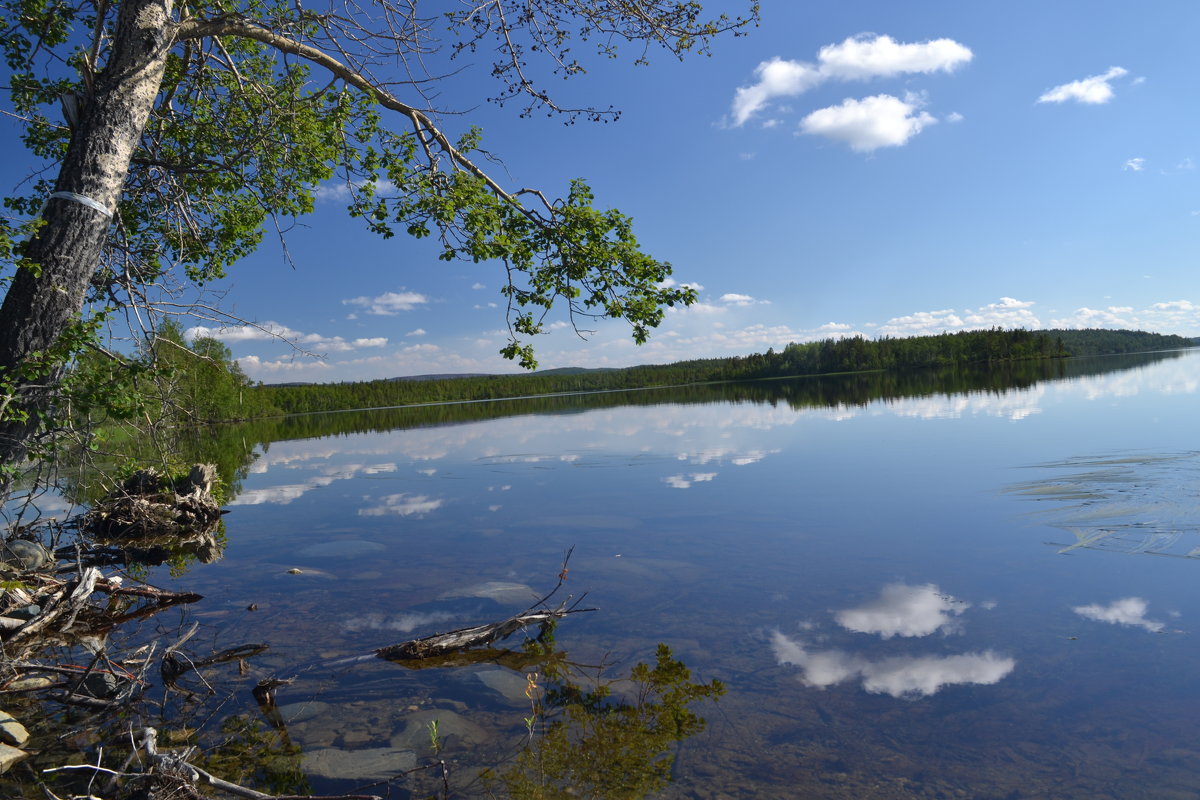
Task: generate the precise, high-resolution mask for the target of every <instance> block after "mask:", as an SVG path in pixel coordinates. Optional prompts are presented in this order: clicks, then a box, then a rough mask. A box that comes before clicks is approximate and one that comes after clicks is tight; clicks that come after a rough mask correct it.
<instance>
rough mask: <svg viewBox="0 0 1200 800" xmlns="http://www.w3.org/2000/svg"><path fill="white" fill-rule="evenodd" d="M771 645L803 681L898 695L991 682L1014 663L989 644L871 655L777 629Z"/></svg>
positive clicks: (924, 694) (913, 695) (925, 694)
mask: <svg viewBox="0 0 1200 800" xmlns="http://www.w3.org/2000/svg"><path fill="white" fill-rule="evenodd" d="M771 649H772V651H773V652H774V655H775V660H776V661H777V662H778V663H780V664H786V665H791V666H796V667H799V668H800V680H801V681H802V682H803V683H804V684H805V685H806V686H812V687H814V688H818V689H824V688H826V687H828V686H833V685H834V684H838V683H842V682H844V681H848V680H855V679H858V680H860V681H861V683H862V687H863V689H865V690H866V691H868V692H871V693H873V694H887V695H891V696H892V697H899V698H917V697H928V696H930V695H933V694H936V693H937V692H939V691H941V690H942V689H943V688H945V687H947V686H954V685H964V684H974V685H990V684H994V683H997V682H999V681H1000V680H1001V679H1003V678H1004V677H1005V676H1007V675H1008V674H1009V673H1010V672H1012V671H1013V669H1014V668H1015V667H1016V664H1017V662H1016V661H1015V660H1014V659H1012V658H1009V657H1007V656H1001V655H998V654H997V653H994V652H992V651H991V650H985V651H983V652H974V653H961V654H958V655H951V656H896V657H892V658H884V659H879V660H871V659H868V658H865V657H863V656H858V655H854V654H853V653H848V652H846V651H844V650H837V649H829V650H813V649H810V648H809V647H807V646H806V645H805V644H804V643H803V642H801V641H799V640H797V639H790V638H788V637H787V636H784V635H783V634H782V633H780V632H779V631H775V632H773V633H772V635H771Z"/></svg>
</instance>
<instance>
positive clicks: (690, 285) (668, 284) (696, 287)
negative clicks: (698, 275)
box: [658, 278, 704, 292]
mask: <svg viewBox="0 0 1200 800" xmlns="http://www.w3.org/2000/svg"><path fill="white" fill-rule="evenodd" d="M658 286H659V288H661V289H670V288H672V287H674V286H678V287H680V288H681V289H691V290H693V291H696V292H703V291H704V287H703V286H702V285H701V284H699V283H696V282H695V281H688V282H686V283H679V282H678V281H676V280H675V279H674V278H667V279H666V280H665V281H663V282H662V283H660V284H658Z"/></svg>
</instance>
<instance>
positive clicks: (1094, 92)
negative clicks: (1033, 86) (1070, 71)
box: [1037, 67, 1129, 105]
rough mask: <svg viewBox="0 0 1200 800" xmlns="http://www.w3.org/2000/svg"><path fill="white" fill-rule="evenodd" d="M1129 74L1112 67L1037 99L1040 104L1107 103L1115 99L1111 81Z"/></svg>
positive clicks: (1046, 93)
mask: <svg viewBox="0 0 1200 800" xmlns="http://www.w3.org/2000/svg"><path fill="white" fill-rule="evenodd" d="M1127 74H1129V71H1128V70H1126V69H1123V68H1121V67H1110V68H1109V70H1108V71H1107V72H1105V73H1104V74H1102V75H1092V76H1090V77H1087V78H1084V79H1082V80H1078V81H1071V82H1070V83H1064V84H1063V85H1061V86H1055V87H1054V88H1053V89H1050V90H1048V91H1047V92H1045V93H1044V94H1043V95H1042V96H1041V97H1039V98H1038V99H1037V101H1038V102H1039V103H1065V102H1067V101H1068V100H1075V101H1076V102H1079V103H1086V104H1088V105H1099V104H1101V103H1107V102H1108V101H1109V100H1111V99H1112V98H1113V88H1112V85H1111V84H1110V83H1109V81H1111V80H1113V79H1115V78H1120V77H1121V76H1123V75H1127Z"/></svg>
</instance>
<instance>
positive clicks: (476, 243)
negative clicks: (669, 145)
mask: <svg viewBox="0 0 1200 800" xmlns="http://www.w3.org/2000/svg"><path fill="white" fill-rule="evenodd" d="M748 10H749V13H748V15H747V16H746V17H732V18H731V17H729V16H727V15H723V14H722V15H718V16H716V17H714V18H712V19H706V18H704V17H703V16H702V9H701V7H700V5H699V4H698V3H696V2H676V0H654V2H651V3H646V4H639V5H638V7H637V8H636V9H634V8H629V7H626V5H625V4H612V3H607V2H599V1H598V0H536V2H532V3H526V2H513V1H512V0H505V1H504V2H494V1H493V2H486V3H485V2H471V3H466V4H464V5H463V6H462V7H460V8H457V9H449V10H447V11H445V12H444V13H442V14H441V15H440V16H431V17H422V16H419V15H418V11H417V9H416V4H411V5H410V4H406V3H395V4H393V3H390V2H383V3H381V4H379V8H378V13H374V12H367V11H366V10H365V9H362V8H360V7H358V6H357V5H355V4H349V3H347V4H345V7H344V8H342V9H340V11H338V10H332V9H331V11H330V12H329V13H327V14H319V13H315V12H312V11H309V10H306V9H303V8H301V7H300V6H297V5H293V4H291V3H286V2H283V1H282V0H241V2H237V3H234V4H233V5H232V6H230V5H228V4H217V5H213V4H211V3H209V2H207V0H189V1H188V2H182V3H179V4H178V17H179V19H178V26H177V30H176V31H175V33H174V38H175V41H174V45H173V47H172V48H171V50H170V52H169V54H168V56H167V63H166V68H165V72H164V75H163V78H162V81H161V85H160V86H159V91H158V93H157V99H156V100H155V102H154V107H153V109H152V110H151V113H150V117H149V120H148V122H147V123H146V125H145V128H144V130H143V132H142V136H141V138H140V143H139V146H138V148H137V151H136V153H135V155H134V157H133V161H132V163H131V164H130V166H129V173H128V178H127V180H126V181H125V185H124V189H123V192H122V195H121V198H120V202H119V206H118V210H117V215H116V219H115V227H114V229H113V236H112V238H111V240H110V242H109V246H108V247H107V249H106V250H105V254H104V258H103V263H102V264H101V265H99V266H98V269H97V271H96V274H95V276H94V278H93V281H92V293H91V295H90V297H89V300H90V301H91V302H96V301H102V302H108V301H116V302H119V303H122V304H129V303H132V302H135V301H136V300H137V298H138V297H139V295H140V293H141V292H142V291H143V289H144V287H145V286H146V285H147V284H149V283H151V282H153V281H156V280H159V279H160V278H162V277H163V276H164V275H166V274H167V272H168V271H169V270H170V269H171V268H173V267H175V266H176V265H178V266H180V267H182V268H183V271H184V272H185V274H186V275H187V276H188V277H189V278H191V279H192V280H194V281H197V282H201V283H203V282H206V281H210V280H213V279H215V278H218V277H221V276H223V275H224V274H225V272H226V270H227V269H228V268H229V267H231V266H232V265H233V264H235V263H236V262H237V261H238V260H239V259H241V258H244V257H245V256H246V255H247V254H249V253H250V252H252V251H253V250H254V249H255V248H257V247H258V246H259V244H260V243H261V240H262V237H263V233H264V229H265V227H266V226H267V225H268V224H274V225H275V226H276V227H278V228H286V227H287V225H288V224H290V222H289V221H290V220H294V219H296V218H298V217H301V216H303V215H305V214H308V213H310V212H311V211H312V210H313V208H314V201H315V195H316V192H317V189H318V187H319V186H321V185H323V184H327V182H328V181H330V179H334V178H336V180H337V181H338V182H340V183H342V184H343V185H344V186H345V187H346V188H347V189H348V190H349V191H350V194H351V196H352V199H351V201H350V203H349V207H348V210H349V212H350V213H351V215H352V216H355V217H359V218H362V219H363V220H364V221H365V222H366V224H367V227H368V228H369V229H370V230H373V231H375V232H376V233H379V234H381V235H384V236H391V235H393V234H394V233H395V232H397V231H404V232H407V233H409V234H411V235H413V236H416V237H418V238H420V237H425V236H430V235H435V234H436V235H437V236H438V237H439V238H440V240H441V242H442V244H443V251H442V257H443V258H445V259H453V258H466V259H469V260H472V261H483V260H499V261H501V262H503V264H504V267H505V269H506V274H507V276H508V281H507V284H506V286H505V287H504V294H505V295H506V296H507V297H508V299H509V302H510V311H513V312H514V313H513V315H512V316H511V317H510V323H511V330H512V332H513V334H514V335H513V338H512V340H511V341H510V342H509V345H508V346H507V347H506V348H505V350H504V352H505V354H506V355H507V356H508V357H510V358H519V359H520V360H521V361H522V363H523V364H527V365H531V364H533V363H534V362H533V356H532V350H531V349H530V348H529V346H528V344H527V343H525V342H524V341H523V340H524V338H525V337H526V336H529V335H534V334H536V333H537V332H539V331H540V319H541V315H542V313H543V312H544V311H545V310H546V309H548V308H550V307H551V306H552V305H553V303H554V302H555V301H556V300H561V301H562V302H564V303H565V304H566V308H567V309H568V311H569V313H570V314H571V315H575V314H584V315H599V316H606V317H618V318H624V319H627V320H629V322H630V324H631V326H632V328H633V334H634V337H635V339H637V340H638V341H642V340H644V339H645V336H646V335H647V331H648V329H649V328H652V327H654V326H655V325H657V324H658V322H659V320H661V317H662V309H661V307H662V306H663V305H668V306H669V305H674V304H677V303H688V302H691V301H692V300H693V299H694V293H692V292H691V291H689V290H686V289H678V288H670V287H663V286H660V285H659V284H661V283H662V282H663V280H664V279H665V278H666V277H667V276H668V275H669V274H670V267H669V265H668V264H666V263H665V262H659V261H656V260H654V259H652V258H650V257H649V256H647V255H645V254H644V253H642V252H641V251H640V249H639V246H638V244H637V240H636V238H635V237H634V236H633V233H632V228H631V225H630V222H631V221H630V220H629V218H628V217H626V216H624V215H622V214H620V213H619V212H616V211H612V210H600V209H597V208H595V207H594V206H593V199H594V198H593V196H592V193H591V191H590V189H589V188H588V186H587V184H586V183H584V182H583V181H574V182H572V183H571V185H570V188H569V191H568V192H567V194H566V195H565V197H563V198H562V199H561V200H558V201H549V202H545V201H544V199H543V197H542V195H541V193H539V192H533V191H526V190H522V191H520V192H510V191H507V190H505V189H504V188H503V187H501V186H500V184H499V183H497V181H495V180H494V179H492V178H491V177H490V176H489V175H488V174H487V173H486V172H484V171H483V170H482V169H480V168H479V167H478V166H477V165H476V160H477V159H483V158H488V157H490V154H489V153H488V151H486V150H484V149H482V134H481V132H480V131H479V130H478V129H477V128H474V127H472V126H470V125H467V126H466V127H465V129H464V130H462V131H461V132H460V134H459V135H458V136H457V137H451V135H450V134H449V133H448V131H447V130H445V129H443V128H442V127H441V123H440V122H439V121H438V119H437V118H436V116H435V115H433V114H432V112H426V111H423V110H421V106H422V105H424V100H423V97H422V92H423V91H424V90H423V89H421V88H420V87H421V85H422V84H423V83H432V82H436V81H437V79H438V76H437V75H418V74H413V73H412V72H406V71H405V70H406V69H407V70H414V69H417V66H416V65H417V64H419V63H424V62H425V61H431V62H434V63H437V59H436V58H433V56H434V54H435V53H436V51H437V49H438V48H439V46H440V39H441V38H442V37H444V38H445V39H446V40H447V41H448V45H449V51H450V53H449V54H450V55H454V56H463V55H465V54H467V53H469V52H476V51H481V50H482V51H485V52H486V51H491V52H492V53H493V54H494V56H495V59H496V62H495V64H494V66H493V69H492V75H493V76H494V77H496V78H498V79H500V81H501V82H502V84H504V88H503V89H502V90H501V92H500V93H499V94H498V95H496V96H495V97H494V98H493V99H494V100H495V101H497V102H500V103H503V102H504V101H506V100H509V99H512V98H514V97H516V96H523V97H524V98H525V99H526V100H528V101H529V106H528V107H527V108H526V112H528V111H530V110H532V108H533V107H542V108H545V109H549V110H555V111H562V112H565V113H566V114H567V118H568V119H569V120H570V119H574V118H575V117H576V116H578V115H580V114H582V115H585V116H588V117H592V118H596V119H601V118H607V117H609V116H611V115H613V114H615V112H612V111H611V110H608V111H600V110H596V109H590V108H580V109H573V108H560V107H559V106H558V105H557V104H556V103H555V102H554V101H553V100H552V98H551V97H550V95H549V94H548V93H547V92H546V91H545V90H544V89H542V88H540V87H539V81H538V80H535V79H534V77H533V75H532V72H531V70H533V69H534V67H533V66H532V65H531V64H530V62H529V58H530V54H538V56H539V57H541V58H544V59H546V63H547V64H548V65H549V66H550V67H551V71H552V73H553V72H557V73H559V74H560V75H562V76H563V77H569V76H571V75H576V74H579V73H582V72H583V71H584V68H583V66H582V65H581V64H580V63H579V62H578V61H577V60H576V59H575V57H574V55H573V54H571V52H570V50H571V48H570V46H569V43H570V42H571V40H572V39H580V40H585V41H588V40H590V41H593V42H594V43H596V45H597V48H598V50H599V51H600V52H601V53H602V54H603V55H605V56H607V57H612V56H614V55H615V54H616V50H617V46H618V44H619V43H620V42H622V41H624V42H627V43H633V44H637V45H639V46H641V47H642V48H643V49H642V52H641V55H640V56H638V60H639V61H644V60H645V59H646V56H647V54H648V52H649V47H650V46H651V45H655V46H658V47H662V48H664V49H665V50H666V51H667V52H669V53H671V54H672V55H674V56H677V57H682V56H683V55H684V54H685V53H687V52H689V51H696V52H701V53H704V52H707V50H708V47H709V46H710V44H711V41H712V39H713V38H714V37H716V36H718V35H720V34H722V33H726V32H732V33H734V34H735V35H736V34H737V33H738V32H739V31H740V30H741V29H742V28H744V27H745V26H747V25H748V24H751V23H753V22H754V21H756V19H757V5H756V4H749V9H748ZM116 24H117V19H116V14H115V11H114V6H112V5H110V4H107V3H103V2H94V1H93V0H79V2H65V1H64V0H0V27H2V29H3V36H0V49H2V50H3V53H4V56H5V59H6V61H7V64H8V67H9V72H10V75H9V80H8V83H9V90H10V97H11V101H10V102H11V105H12V109H13V111H14V112H15V113H16V114H17V115H18V116H19V117H22V118H24V120H25V126H24V129H23V133H22V138H23V141H24V143H25V145H26V147H27V148H28V149H29V151H30V152H31V153H32V154H33V155H34V156H35V157H36V158H38V159H40V160H41V161H42V162H43V163H44V164H45V165H46V169H44V170H42V171H41V172H40V175H41V177H39V178H37V179H36V180H34V181H32V182H31V186H30V191H29V192H28V193H27V194H24V195H22V196H15V197H10V198H7V199H6V200H5V205H6V207H8V208H9V209H11V210H12V211H14V212H17V213H18V214H20V215H23V216H25V217H28V218H32V219H36V218H37V217H38V215H39V211H40V208H41V204H42V203H43V202H44V200H45V197H46V196H47V195H48V194H49V193H50V192H51V191H52V190H53V188H54V174H55V171H54V165H55V164H57V163H58V162H60V161H61V160H62V158H63V157H64V155H65V153H66V152H67V149H68V147H69V146H70V142H71V137H72V135H73V133H74V131H73V129H72V125H71V124H67V125H63V124H61V123H60V122H59V121H58V107H59V103H60V100H61V99H62V98H64V97H67V98H74V99H77V100H79V101H81V102H86V100H87V98H88V96H89V94H90V93H91V92H92V90H93V88H94V86H95V83H96V81H97V79H98V77H99V76H100V75H101V74H102V72H103V66H104V61H105V59H106V58H112V57H114V56H113V54H112V53H110V52H109V50H110V48H112V47H114V46H115V45H114V43H115V41H116V32H115V26H116ZM493 39H494V43H492V44H489V42H490V41H491V40H493ZM386 52H391V53H392V54H393V55H394V58H395V61H396V63H397V64H407V65H408V66H407V67H397V68H396V70H394V71H393V74H387V73H385V72H381V71H380V69H379V67H378V63H379V61H380V60H381V59H380V56H381V55H382V54H383V53H386ZM401 89H403V90H405V91H408V92H411V93H412V95H413V100H415V101H416V102H411V101H408V102H406V101H404V100H402V99H401V98H400V97H399V96H398V94H397V91H398V90H401ZM448 119H450V120H451V121H453V120H454V117H453V116H451V117H449V118H448ZM97 135H101V134H100V132H97ZM14 240H15V237H14V235H13V232H12V231H11V230H10V228H9V224H8V223H7V222H6V223H5V227H4V228H3V229H0V256H4V255H5V251H6V250H10V249H11V247H12V243H13V241H14Z"/></svg>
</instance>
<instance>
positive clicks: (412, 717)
mask: <svg viewBox="0 0 1200 800" xmlns="http://www.w3.org/2000/svg"><path fill="white" fill-rule="evenodd" d="M434 720H436V721H437V732H438V738H439V739H440V740H441V741H442V742H445V741H446V740H447V739H450V738H451V737H455V738H458V739H460V740H461V741H462V742H463V743H465V744H480V743H481V742H485V741H487V739H488V734H487V731H485V730H484V729H483V728H481V727H479V726H478V725H476V724H475V723H474V722H472V721H471V720H469V719H467V718H466V717H464V716H462V715H461V714H456V713H455V712H453V711H450V710H448V709H444V708H429V709H425V710H423V711H415V712H413V713H412V714H409V715H407V716H406V717H404V724H403V726H402V727H401V728H400V730H399V731H397V732H396V734H395V735H394V736H392V738H391V745H392V747H401V748H403V747H406V748H411V749H413V750H418V751H421V750H429V749H431V747H432V742H431V740H430V730H429V725H430V723H432V722H433V721H434Z"/></svg>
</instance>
